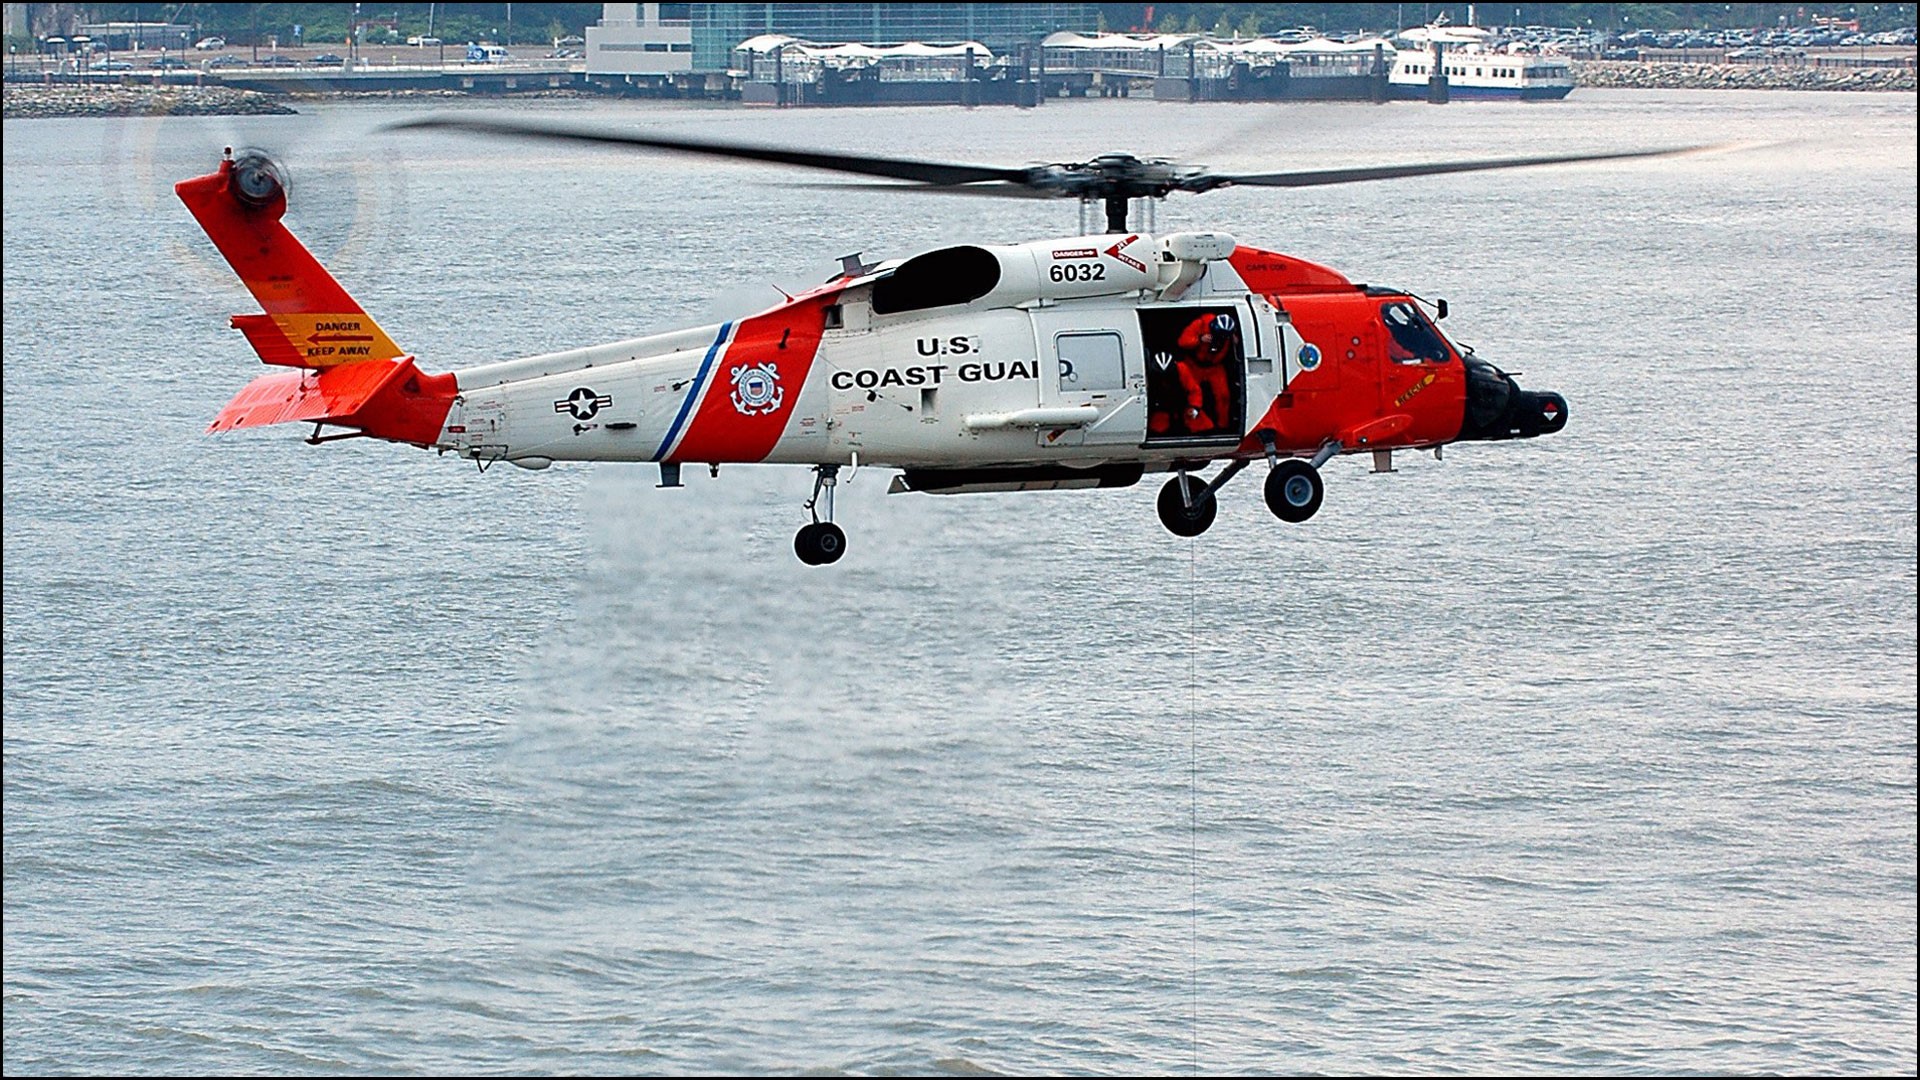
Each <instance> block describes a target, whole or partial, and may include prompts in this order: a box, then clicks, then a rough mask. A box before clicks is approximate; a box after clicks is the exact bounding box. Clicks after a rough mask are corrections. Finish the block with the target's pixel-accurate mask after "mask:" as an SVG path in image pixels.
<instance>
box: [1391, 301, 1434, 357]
mask: <svg viewBox="0 0 1920 1080" xmlns="http://www.w3.org/2000/svg"><path fill="white" fill-rule="evenodd" d="M1380 321H1381V322H1382V323H1384V324H1386V327H1387V355H1388V356H1389V357H1391V358H1392V360H1393V362H1394V363H1396V364H1418V363H1422V362H1426V363H1434V364H1438V363H1444V362H1445V361H1446V360H1447V359H1448V355H1449V354H1448V353H1447V343H1446V342H1445V341H1444V340H1442V339H1441V337H1440V331H1438V330H1435V329H1434V328H1433V324H1432V323H1430V322H1428V321H1427V317H1426V316H1425V315H1424V314H1422V313H1421V311H1420V309H1419V308H1417V307H1414V306H1413V303H1412V301H1409V300H1394V301H1391V302H1389V303H1385V304H1381V305H1380Z"/></svg>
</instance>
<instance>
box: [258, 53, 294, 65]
mask: <svg viewBox="0 0 1920 1080" xmlns="http://www.w3.org/2000/svg"><path fill="white" fill-rule="evenodd" d="M260 66H261V67H299V66H300V61H298V60H295V59H294V58H293V57H291V56H282V55H280V54H279V53H274V54H273V55H272V56H263V57H261V58H260Z"/></svg>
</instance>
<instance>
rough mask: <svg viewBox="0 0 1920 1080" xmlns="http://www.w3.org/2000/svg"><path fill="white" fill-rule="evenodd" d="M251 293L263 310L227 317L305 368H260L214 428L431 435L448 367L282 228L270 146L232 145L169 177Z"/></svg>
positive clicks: (445, 395) (448, 390) (449, 380)
mask: <svg viewBox="0 0 1920 1080" xmlns="http://www.w3.org/2000/svg"><path fill="white" fill-rule="evenodd" d="M173 190H174V192H175V193H176V194H178V195H179V196H180V201H181V202H183V203H186V204H187V210H188V211H190V212H191V213H192V214H193V217H194V220H196V221H198V222H199V223H200V227H201V228H203V229H205V230H206V231H207V236H208V237H209V238H210V239H211V240H212V241H213V246H214V247H217V248H219V249H220V254H222V255H224V256H226V259H227V262H228V263H229V264H230V265H231V266H232V267H233V269H234V272H235V273H237V274H239V275H240V280H241V281H242V282H243V283H245V285H246V286H247V291H248V292H251V293H252V294H253V297H254V299H256V300H258V301H260V306H261V307H262V308H263V309H265V310H264V312H263V313H262V314H259V315H235V316H234V317H233V325H234V327H235V328H236V329H238V330H240V331H241V332H242V333H244V334H246V335H247V341H248V342H249V343H250V344H252V345H253V348H254V351H255V352H257V353H259V354H260V359H261V360H263V361H265V362H266V363H269V364H280V365H284V366H286V367H295V368H303V369H308V370H303V371H300V372H297V373H296V372H286V373H282V374H275V375H263V376H261V377H260V378H258V379H255V380H254V381H253V382H251V383H249V384H248V385H247V386H246V387H245V388H244V389H242V390H241V391H240V393H238V394H236V395H235V396H234V398H233V400H232V401H230V402H228V403H227V407H226V408H225V409H222V410H221V411H220V415H219V416H218V417H217V418H215V420H214V422H213V424H212V425H211V426H210V427H209V428H208V429H207V430H208V431H210V432H219V431H230V430H232V429H234V428H241V427H257V426H260V425H263V424H279V423H284V422H286V421H290V420H309V421H314V422H316V423H329V424H336V425H339V426H342V427H352V428H359V429H360V430H361V431H362V432H364V433H365V434H367V435H371V436H373V437H375V438H381V439H392V440H394V441H396V442H410V443H415V444H418V445H421V446H428V445H432V444H434V443H436V442H437V441H438V440H439V439H440V437H441V434H442V427H443V425H444V424H445V423H446V418H447V414H448V412H449V410H450V409H451V407H452V404H453V399H454V396H455V395H456V394H457V393H458V392H459V390H458V387H457V385H456V381H455V379H454V377H453V376H452V375H450V374H445V375H426V374H422V373H421V372H420V370H419V369H418V368H417V367H415V366H414V362H413V357H411V356H406V355H404V354H403V353H402V352H401V350H400V347H399V346H398V345H395V344H394V343H393V339H392V338H390V337H388V336H387V333H386V331H384V330H382V329H380V326H379V324H378V323H376V322H374V321H373V318H372V317H371V316H369V315H368V314H367V313H366V312H365V311H362V310H361V309H360V305H359V304H357V303H355V302H354V299H353V297H351V296H348V295H347V291H346V290H345V289H342V288H341V287H340V283H339V282H337V281H335V280H333V275H332V274H329V273H327V271H326V268H325V267H323V266H321V265H320V262H319V260H317V259H315V258H314V257H313V253H312V252H310V251H308V250H307V249H306V247H305V246H304V245H303V244H301V243H300V241H299V240H298V239H297V238H295V237H294V235H293V234H292V233H290V232H288V231H287V227H286V226H285V225H282V224H281V223H280V218H281V215H283V214H285V213H286V211H287V188H286V180H285V178H284V177H283V176H282V175H281V172H280V168H279V166H277V165H275V164H274V163H273V161H272V160H270V159H269V158H267V156H266V155H264V154H261V153H258V152H256V151H244V152H242V153H241V155H240V157H239V159H238V160H235V158H234V157H233V151H231V150H229V151H227V156H226V158H225V159H223V160H222V161H221V162H220V169H219V171H217V172H214V173H210V174H208V175H206V176H197V177H195V178H193V179H191V180H182V181H181V182H180V183H178V184H175V185H174V186H173Z"/></svg>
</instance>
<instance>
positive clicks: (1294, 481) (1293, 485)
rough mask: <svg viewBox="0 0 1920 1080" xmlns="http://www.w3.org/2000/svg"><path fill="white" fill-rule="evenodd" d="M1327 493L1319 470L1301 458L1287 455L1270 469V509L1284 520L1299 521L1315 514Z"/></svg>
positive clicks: (1267, 492)
mask: <svg viewBox="0 0 1920 1080" xmlns="http://www.w3.org/2000/svg"><path fill="white" fill-rule="evenodd" d="M1326 493H1327V487H1326V485H1325V484H1324V483H1322V482H1321V480H1320V470H1319V469H1316V468H1314V467H1313V466H1312V465H1309V464H1308V463H1306V462H1304V461H1301V460H1300V459H1299V458H1287V459H1286V460H1284V461H1281V462H1279V463H1278V464H1276V465H1274V467H1273V468H1272V469H1270V470H1268V472H1267V486H1266V496H1267V509H1269V510H1271V511H1273V516H1274V517H1277V518H1279V519H1280V520H1281V521H1287V522H1294V523H1298V522H1302V521H1305V520H1307V519H1308V518H1310V517H1312V516H1313V515H1314V514H1315V513H1317V512H1318V511H1319V509H1320V500H1321V498H1322V497H1323V496H1325V495H1326Z"/></svg>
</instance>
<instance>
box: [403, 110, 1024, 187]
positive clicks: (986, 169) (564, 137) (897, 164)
mask: <svg viewBox="0 0 1920 1080" xmlns="http://www.w3.org/2000/svg"><path fill="white" fill-rule="evenodd" d="M419 129H430V130H440V131H469V132H473V133H474V134H477V135H508V136H516V137H519V138H526V139H547V140H550V141H553V142H577V143H597V144H600V145H603V146H632V147H638V148H641V149H647V150H663V151H666V152H668V153H677V154H701V155H705V156H707V157H720V158H737V159H741V160H745V161H763V162H767V163H769V164H773V165H798V166H802V167H804V168H809V169H826V170H829V171H831V172H844V173H855V174H857V175H861V176H884V177H888V178H890V179H894V180H912V181H916V182H918V183H922V184H939V185H947V186H953V185H960V184H978V183H983V182H987V181H994V180H997V181H1000V182H1002V183H1007V184H1022V185H1024V184H1025V183H1026V182H1027V179H1028V173H1027V170H1025V169H1007V168H1001V167H999V166H994V165H966V164H951V163H947V162H938V161H915V160H913V159H910V158H893V157H877V156H873V155H862V154H837V153H836V154H828V153H817V152H814V151H808V150H794V149H790V148H787V147H780V146H753V145H749V144H744V143H731V142H715V141H710V140H706V139H685V138H666V137H663V136H659V135H635V134H628V133H625V132H618V131H583V130H580V129H577V128H565V127H549V126H546V125H544V124H526V123H517V122H509V121H505V120H486V119H479V118H473V117H461V116H444V117H435V116H429V117H425V118H423V119H419V120H403V121H401V122H399V123H396V124H389V125H387V130H390V131H392V130H419Z"/></svg>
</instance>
